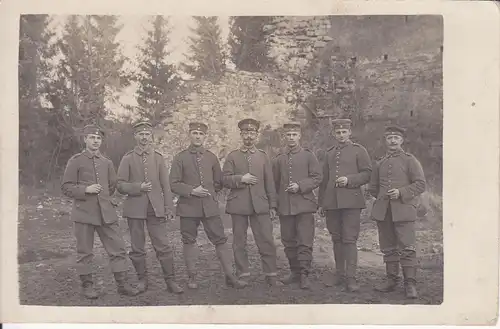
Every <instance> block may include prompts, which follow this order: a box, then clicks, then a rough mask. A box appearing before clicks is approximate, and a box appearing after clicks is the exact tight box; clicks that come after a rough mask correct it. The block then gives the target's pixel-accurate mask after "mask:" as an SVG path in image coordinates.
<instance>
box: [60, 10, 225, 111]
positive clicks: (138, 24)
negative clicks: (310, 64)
mask: <svg viewBox="0 0 500 329" xmlns="http://www.w3.org/2000/svg"><path fill="white" fill-rule="evenodd" d="M169 17H170V26H171V34H170V40H171V42H170V44H171V48H170V51H171V55H170V57H169V61H171V62H172V63H179V62H181V61H182V60H184V54H185V53H186V52H187V50H188V47H189V45H188V37H189V36H191V35H192V33H191V31H190V27H194V25H195V24H194V20H193V19H192V17H191V16H169ZM52 18H53V22H52V24H51V28H52V29H53V30H54V31H55V32H56V33H57V34H59V35H60V34H61V33H62V30H63V26H64V22H65V20H66V18H67V16H53V17H52ZM152 18H153V16H143V15H141V16H138V15H137V16H129V15H127V16H120V17H119V23H120V24H122V25H123V28H122V30H121V31H120V33H119V34H118V36H117V39H116V40H117V41H118V42H120V43H121V45H122V49H123V54H124V55H125V56H127V57H129V58H132V59H133V58H135V56H136V55H137V54H138V51H137V46H139V45H140V44H141V43H142V40H143V38H144V37H145V36H146V31H145V30H146V29H147V28H148V27H149V26H150V20H151V19H152ZM219 25H220V27H221V31H222V38H223V41H224V42H226V40H227V37H228V35H229V17H228V16H219ZM135 88H136V87H135V86H134V85H132V86H130V87H129V88H127V89H125V90H123V92H122V93H121V95H120V101H121V102H123V103H125V104H128V105H136V104H137V103H136V101H135V98H134V92H135ZM114 111H115V112H117V113H120V112H121V110H120V109H119V108H116V109H114Z"/></svg>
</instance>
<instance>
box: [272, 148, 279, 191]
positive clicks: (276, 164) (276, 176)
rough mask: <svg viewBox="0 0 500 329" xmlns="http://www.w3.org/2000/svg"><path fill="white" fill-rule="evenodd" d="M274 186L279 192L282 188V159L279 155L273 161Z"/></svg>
mask: <svg viewBox="0 0 500 329" xmlns="http://www.w3.org/2000/svg"><path fill="white" fill-rule="evenodd" d="M272 169H273V178H274V186H275V189H276V190H277V191H279V189H280V187H281V172H280V159H279V155H278V156H277V157H275V158H274V159H273V160H272Z"/></svg>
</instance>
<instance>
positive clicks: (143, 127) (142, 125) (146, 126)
mask: <svg viewBox="0 0 500 329" xmlns="http://www.w3.org/2000/svg"><path fill="white" fill-rule="evenodd" d="M152 130H153V125H152V124H151V123H149V122H147V121H141V122H138V123H136V124H135V125H134V132H136V133H138V132H139V131H152Z"/></svg>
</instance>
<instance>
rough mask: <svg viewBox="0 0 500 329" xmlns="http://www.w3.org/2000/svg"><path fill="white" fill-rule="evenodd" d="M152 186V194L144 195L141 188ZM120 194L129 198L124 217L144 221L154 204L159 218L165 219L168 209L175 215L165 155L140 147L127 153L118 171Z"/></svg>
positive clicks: (124, 209) (126, 202)
mask: <svg viewBox="0 0 500 329" xmlns="http://www.w3.org/2000/svg"><path fill="white" fill-rule="evenodd" d="M146 181H147V182H151V185H152V190H151V192H142V191H141V184H142V183H143V182H146ZM118 191H119V192H120V193H122V194H125V195H127V200H126V201H125V205H124V207H123V216H124V217H127V218H142V219H145V218H146V217H147V213H148V206H149V205H150V204H151V207H152V208H153V211H154V214H155V216H156V217H165V215H166V212H165V210H166V208H170V210H171V211H172V212H173V211H174V204H173V200H172V192H171V191H170V184H169V181H168V169H167V166H166V164H165V159H164V158H163V156H162V154H161V153H160V152H158V151H156V150H153V149H152V148H148V149H145V150H142V149H141V148H139V147H138V146H137V147H135V148H134V149H133V150H132V151H129V152H128V153H126V154H125V155H124V156H123V158H122V161H121V162H120V166H119V167H118Z"/></svg>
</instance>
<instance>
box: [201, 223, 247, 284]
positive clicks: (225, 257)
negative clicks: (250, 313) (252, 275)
mask: <svg viewBox="0 0 500 329" xmlns="http://www.w3.org/2000/svg"><path fill="white" fill-rule="evenodd" d="M202 222H203V229H204V230H205V233H206V234H207V237H208V239H209V240H210V242H211V243H212V244H213V245H214V246H215V253H216V254H217V258H219V262H220V264H221V266H222V271H223V272H224V276H225V278H226V284H227V285H228V286H230V287H235V288H244V287H246V286H247V285H248V284H247V283H246V282H245V281H242V280H238V278H236V276H235V275H234V274H233V266H232V260H231V251H230V250H229V248H228V247H227V244H226V243H227V237H226V234H225V233H224V225H223V224H222V219H221V218H220V216H213V217H208V218H203V219H202Z"/></svg>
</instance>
